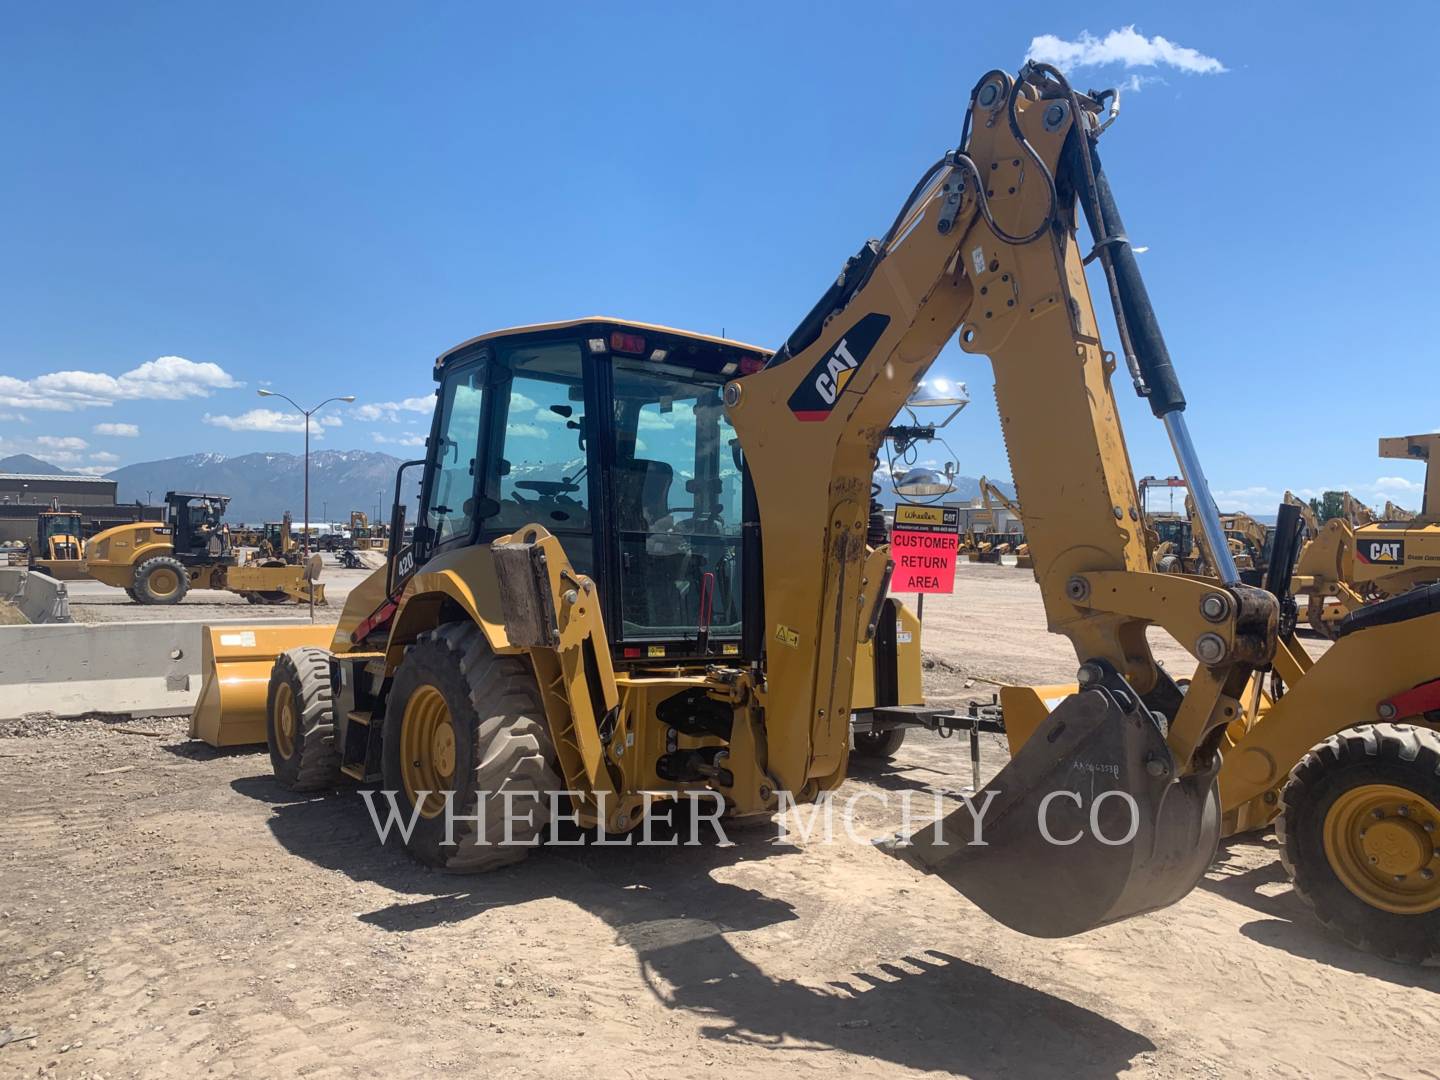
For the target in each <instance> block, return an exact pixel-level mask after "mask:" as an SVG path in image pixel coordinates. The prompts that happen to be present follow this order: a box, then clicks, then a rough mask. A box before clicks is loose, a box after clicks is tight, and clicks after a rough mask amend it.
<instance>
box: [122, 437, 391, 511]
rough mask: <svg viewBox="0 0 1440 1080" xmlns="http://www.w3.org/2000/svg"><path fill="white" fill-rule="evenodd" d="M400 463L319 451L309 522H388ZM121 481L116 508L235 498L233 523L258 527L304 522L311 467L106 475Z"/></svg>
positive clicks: (203, 466) (196, 461)
mask: <svg viewBox="0 0 1440 1080" xmlns="http://www.w3.org/2000/svg"><path fill="white" fill-rule="evenodd" d="M400 463H401V459H400V458H397V457H392V456H391V455H390V454H382V453H379V452H377V451H373V450H317V451H314V452H313V453H311V455H310V520H311V521H312V522H317V521H348V520H349V518H350V511H352V510H363V511H364V512H365V513H366V514H367V515H369V516H370V518H371V520H372V521H373V520H380V521H386V520H388V519H389V516H390V502H391V500H392V499H393V498H394V497H395V470H396V469H398V468H399V467H400ZM106 478H107V479H110V480H115V481H118V488H117V490H116V493H115V498H116V501H117V502H134V501H136V500H137V499H138V500H140V501H143V502H149V503H155V502H158V501H159V500H161V499H163V498H164V497H165V492H167V491H200V492H207V493H214V494H220V495H229V496H230V507H229V509H228V510H227V511H226V513H225V517H226V519H227V520H229V521H231V522H235V523H239V522H245V523H249V524H254V523H258V522H262V521H278V520H279V519H280V517H281V515H282V514H284V512H285V511H286V510H288V511H290V513H291V515H292V516H293V517H294V520H295V522H296V524H299V523H300V521H301V519H302V518H303V516H304V515H303V505H304V497H305V459H304V457H303V456H302V455H300V454H274V453H269V454H239V455H235V456H230V455H226V454H187V455H185V456H184V457H176V458H166V459H164V460H162V461H145V462H140V463H138V464H135V465H126V466H123V467H122V468H119V469H116V470H114V471H113V472H110V473H107V474H106ZM419 478H420V470H419V469H418V468H417V469H411V470H410V471H409V472H407V473H406V474H405V480H406V484H405V490H404V492H402V496H403V498H404V500H405V504H406V507H407V509H408V510H409V512H410V513H411V515H413V514H414V512H415V502H414V496H415V495H416V494H417V493H418V492H419Z"/></svg>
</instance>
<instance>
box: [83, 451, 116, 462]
mask: <svg viewBox="0 0 1440 1080" xmlns="http://www.w3.org/2000/svg"><path fill="white" fill-rule="evenodd" d="M90 460H91V461H102V462H103V461H119V460H120V455H118V454H112V453H110V451H108V450H99V451H96V452H95V453H93V454H91V455H90Z"/></svg>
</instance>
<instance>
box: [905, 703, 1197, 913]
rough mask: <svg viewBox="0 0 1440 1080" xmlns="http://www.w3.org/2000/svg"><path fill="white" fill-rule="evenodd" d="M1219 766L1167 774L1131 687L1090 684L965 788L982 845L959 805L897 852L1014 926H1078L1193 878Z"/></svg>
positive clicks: (1154, 732) (1171, 891)
mask: <svg viewBox="0 0 1440 1080" xmlns="http://www.w3.org/2000/svg"><path fill="white" fill-rule="evenodd" d="M1217 772H1218V767H1217V769H1215V770H1212V771H1211V772H1209V773H1207V774H1205V775H1192V776H1188V777H1185V778H1182V779H1179V780H1177V779H1175V770H1174V764H1173V759H1172V757H1171V755H1170V752H1169V749H1168V747H1167V746H1166V745H1165V739H1164V736H1163V735H1162V734H1161V731H1160V728H1159V725H1158V724H1157V723H1156V721H1155V720H1154V718H1153V717H1152V716H1151V715H1150V714H1149V713H1148V712H1147V711H1146V709H1145V708H1144V706H1143V705H1140V704H1139V702H1138V701H1137V699H1136V698H1135V697H1134V695H1133V692H1131V691H1129V688H1128V687H1125V686H1124V684H1123V683H1121V684H1120V690H1119V692H1118V693H1112V692H1111V691H1110V690H1109V689H1108V688H1107V689H1092V690H1085V691H1082V692H1080V693H1078V694H1074V695H1071V696H1070V697H1068V698H1066V699H1065V701H1063V702H1061V703H1060V705H1059V706H1057V707H1056V709H1055V710H1054V711H1053V712H1052V713H1051V714H1050V716H1049V717H1048V718H1047V720H1046V721H1045V722H1044V723H1042V724H1041V725H1040V726H1039V728H1037V729H1036V731H1035V732H1034V734H1033V735H1032V736H1031V737H1030V739H1029V740H1028V741H1027V742H1026V743H1025V745H1024V746H1022V747H1021V748H1020V750H1019V751H1018V752H1017V753H1016V754H1015V756H1014V758H1013V759H1012V760H1011V762H1010V764H1009V765H1007V766H1006V767H1005V768H1004V769H1003V770H1001V772H1000V773H999V775H997V776H996V777H995V779H994V780H992V781H991V782H990V784H989V785H988V786H987V788H986V789H985V791H982V792H979V793H977V794H976V795H975V796H972V799H971V802H972V804H973V806H974V808H975V815H978V816H979V817H980V821H981V828H980V837H979V839H980V840H981V841H983V846H982V844H979V843H977V844H972V843H971V841H972V840H974V839H975V828H974V824H973V822H974V816H972V813H971V811H970V809H969V808H967V807H964V806H962V807H961V808H960V809H958V810H956V811H955V812H954V813H953V814H951V815H949V816H948V817H946V818H944V819H943V820H942V821H941V822H940V823H939V826H938V831H939V839H940V840H941V841H942V842H941V843H937V842H936V832H937V826H935V825H931V826H928V827H926V828H925V829H922V830H921V831H920V832H918V833H916V834H915V835H914V836H913V837H911V844H912V845H913V846H907V847H901V848H899V849H898V850H897V851H896V854H898V855H901V856H902V857H903V858H905V859H907V860H908V861H910V862H912V863H915V864H916V865H918V866H920V867H921V868H922V869H925V870H927V871H929V872H931V873H934V874H936V875H938V876H939V877H941V878H943V879H944V880H945V882H946V883H947V884H949V885H950V886H951V887H952V888H954V889H956V890H958V891H959V892H961V893H963V894H964V895H965V896H966V897H967V898H968V899H970V900H971V901H972V902H973V903H974V904H976V905H977V906H978V907H979V908H981V910H983V911H984V912H985V913H986V914H988V915H990V916H991V917H992V918H994V919H996V920H998V921H999V922H1002V923H1004V924H1005V925H1006V926H1008V927H1010V928H1011V929H1013V930H1018V931H1020V932H1021V933H1023V934H1030V935H1032V936H1034V937H1068V936H1070V935H1072V934H1081V933H1084V932H1085V931H1087V930H1093V929H1095V928H1096V927H1100V926H1104V925H1106V924H1107V923H1112V922H1117V921H1119V920H1120V919H1125V918H1128V917H1130V916H1132V915H1139V914H1142V913H1144V912H1147V911H1154V910H1155V909H1157V908H1161V907H1165V906H1166V905H1167V904H1173V903H1174V902H1175V901H1177V900H1179V899H1180V898H1181V897H1183V896H1185V895H1186V894H1187V893H1188V892H1189V891H1190V890H1191V889H1192V888H1194V887H1195V885H1196V884H1197V883H1198V882H1199V880H1200V878H1201V876H1202V875H1203V874H1204V873H1205V870H1206V869H1207V868H1208V867H1209V865H1210V863H1211V862H1212V861H1213V859H1214V857H1215V851H1216V847H1217V845H1218V843H1219V839H1220V800H1219V790H1218V786H1217V783H1216V773H1217ZM990 791H994V792H995V793H996V794H995V796H994V799H993V802H992V803H991V804H990V806H989V808H988V810H986V809H985V799H986V798H987V796H988V793H989V792H990ZM1107 792H1108V793H1114V795H1113V797H1111V796H1107V794H1106V793H1107ZM1052 793H1053V794H1052ZM1121 793H1124V794H1128V796H1129V797H1130V798H1129V800H1127V799H1126V798H1124V797H1122V795H1121ZM1047 796H1049V798H1048V799H1047ZM1097 800H1098V802H1097ZM1131 801H1133V807H1134V809H1133V811H1132V809H1131ZM1042 812H1043V814H1042ZM1042 825H1043V828H1042ZM1132 825H1133V828H1134V832H1133V835H1131V836H1130V837H1129V839H1128V840H1126V839H1125V838H1126V836H1127V834H1128V833H1130V832H1131V828H1132ZM1047 831H1048V834H1049V835H1048V836H1047V835H1046V832H1047ZM1097 833H1098V836H1097ZM1098 837H1104V838H1105V839H1104V840H1101V839H1099V838H1098ZM1121 840H1125V842H1123V843H1116V842H1115V841H1121ZM1107 841H1108V842H1107Z"/></svg>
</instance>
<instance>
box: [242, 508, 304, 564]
mask: <svg viewBox="0 0 1440 1080" xmlns="http://www.w3.org/2000/svg"><path fill="white" fill-rule="evenodd" d="M254 546H255V551H254V553H253V554H252V555H251V557H250V558H249V560H247V561H248V562H251V563H256V564H259V565H262V566H265V565H275V564H276V563H285V564H287V565H289V566H298V565H299V564H300V563H301V562H302V561H303V558H304V557H303V554H302V552H301V551H300V545H299V544H297V543H296V542H295V537H294V535H293V534H292V533H291V517H290V511H288V510H286V511H285V513H284V514H282V515H281V517H280V520H279V521H267V522H265V527H264V528H263V529H261V530H259V535H257V536H256V537H255V545H254Z"/></svg>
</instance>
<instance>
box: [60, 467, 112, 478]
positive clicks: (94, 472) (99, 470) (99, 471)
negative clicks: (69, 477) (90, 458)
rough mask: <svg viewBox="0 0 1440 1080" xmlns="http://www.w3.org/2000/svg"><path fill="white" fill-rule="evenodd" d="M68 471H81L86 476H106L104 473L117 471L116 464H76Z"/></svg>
mask: <svg viewBox="0 0 1440 1080" xmlns="http://www.w3.org/2000/svg"><path fill="white" fill-rule="evenodd" d="M68 471H70V472H72V473H81V474H82V475H84V476H104V475H105V474H106V473H108V472H114V471H115V466H113V465H76V466H72V467H71V468H70V469H69V470H68Z"/></svg>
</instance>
